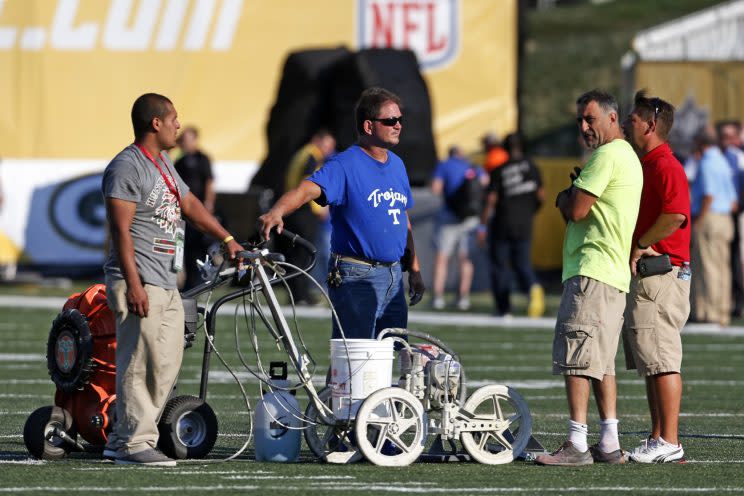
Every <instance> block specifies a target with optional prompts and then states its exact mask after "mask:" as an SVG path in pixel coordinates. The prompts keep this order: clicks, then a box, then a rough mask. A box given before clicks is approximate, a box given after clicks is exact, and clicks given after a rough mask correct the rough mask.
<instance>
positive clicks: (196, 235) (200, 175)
mask: <svg viewBox="0 0 744 496" xmlns="http://www.w3.org/2000/svg"><path fill="white" fill-rule="evenodd" d="M178 146H179V148H180V149H181V152H182V155H181V157H180V158H179V159H178V160H177V161H176V163H175V164H173V167H175V169H176V172H178V175H179V176H181V179H183V181H184V182H185V183H186V185H187V186H188V187H189V189H190V190H191V192H192V193H193V194H194V196H195V197H197V198H198V199H199V201H201V202H202V203H203V204H204V207H205V208H206V209H207V211H208V212H209V213H210V214H214V202H215V198H216V193H215V190H214V176H213V175H212V163H211V161H210V160H209V157H208V156H207V155H205V154H204V153H203V152H202V151H201V150H200V149H199V130H198V129H197V128H195V127H193V126H187V127H185V128H184V130H183V131H182V132H181V135H180V136H179V137H178ZM214 241H215V240H214V239H212V238H210V237H209V236H208V235H205V234H204V233H202V232H201V231H199V230H198V229H195V228H194V227H193V226H192V225H191V224H190V223H187V224H186V240H185V243H184V270H185V272H186V281H185V282H184V285H183V289H184V290H188V289H191V288H193V287H194V286H198V285H199V284H201V283H202V282H203V281H202V278H201V276H200V275H199V270H198V269H197V266H196V261H197V260H199V259H200V258H203V257H204V255H205V253H206V252H207V248H208V247H209V245H210V244H212V243H213V242H214Z"/></svg>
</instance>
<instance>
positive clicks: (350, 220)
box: [308, 145, 413, 262]
mask: <svg viewBox="0 0 744 496" xmlns="http://www.w3.org/2000/svg"><path fill="white" fill-rule="evenodd" d="M308 180H309V181H312V182H314V183H315V184H317V185H318V186H320V189H321V190H322V191H323V195H324V196H325V198H324V199H323V198H322V197H321V198H319V199H318V200H319V202H320V201H323V200H324V201H325V204H327V205H329V206H330V211H331V226H332V231H331V250H332V251H333V252H334V253H338V254H340V255H350V256H357V257H363V258H368V259H370V260H377V261H378V262H395V261H397V260H399V259H400V257H402V256H403V251H404V250H405V247H406V236H407V233H408V222H407V217H406V210H408V209H409V208H411V207H412V206H413V196H412V195H411V185H410V184H409V182H408V174H406V168H405V166H404V165H403V161H402V160H401V159H400V157H398V156H397V155H396V154H394V153H393V152H391V151H388V158H387V161H386V162H384V163H383V162H378V161H377V160H375V159H373V158H372V157H370V156H369V155H367V154H366V153H365V152H364V151H363V150H362V149H361V148H360V147H359V146H357V145H353V146H351V147H349V148H348V149H346V150H345V151H343V152H341V153H339V154H338V155H336V156H335V157H333V158H332V159H330V160H329V161H327V162H326V163H325V165H323V167H321V168H320V169H318V170H317V171H316V172H315V173H314V174H313V175H312V176H310V177H309V178H308Z"/></svg>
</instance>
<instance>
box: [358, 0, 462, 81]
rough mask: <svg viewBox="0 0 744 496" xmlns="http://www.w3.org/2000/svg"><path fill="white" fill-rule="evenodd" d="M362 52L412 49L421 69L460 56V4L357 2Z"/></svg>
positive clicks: (449, 0) (446, 0)
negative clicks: (370, 49)
mask: <svg viewBox="0 0 744 496" xmlns="http://www.w3.org/2000/svg"><path fill="white" fill-rule="evenodd" d="M357 26H358V27H357V29H358V31H357V44H358V46H359V48H398V49H411V50H413V51H414V52H415V53H416V56H417V57H418V61H419V64H420V65H421V68H422V69H433V68H437V67H442V66H444V65H447V64H448V63H450V62H452V60H454V58H455V57H456V56H457V49H458V46H459V41H460V21H459V0H358V9H357Z"/></svg>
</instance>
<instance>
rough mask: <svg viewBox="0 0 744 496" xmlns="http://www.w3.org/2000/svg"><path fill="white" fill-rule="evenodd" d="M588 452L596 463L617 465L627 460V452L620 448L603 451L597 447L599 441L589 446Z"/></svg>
mask: <svg viewBox="0 0 744 496" xmlns="http://www.w3.org/2000/svg"><path fill="white" fill-rule="evenodd" d="M589 453H591V454H592V458H593V459H594V461H595V462H596V463H609V464H610V465H619V464H621V463H625V462H627V461H628V453H626V452H625V451H623V450H621V449H616V450H615V451H610V452H609V453H605V452H604V451H602V450H601V449H599V443H597V444H593V445H591V446H589Z"/></svg>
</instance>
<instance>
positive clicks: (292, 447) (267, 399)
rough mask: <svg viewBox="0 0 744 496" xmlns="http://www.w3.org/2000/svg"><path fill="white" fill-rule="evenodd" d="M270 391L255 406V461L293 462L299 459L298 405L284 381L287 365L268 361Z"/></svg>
mask: <svg viewBox="0 0 744 496" xmlns="http://www.w3.org/2000/svg"><path fill="white" fill-rule="evenodd" d="M269 375H270V377H271V384H272V387H273V388H274V389H273V391H264V395H263V398H262V399H261V400H260V401H259V402H258V404H257V405H256V416H255V435H256V461H259V462H296V461H298V460H299V458H300V432H301V429H300V427H301V426H302V421H301V420H300V419H301V411H300V405H299V403H298V402H297V398H295V396H294V391H291V392H290V391H286V389H288V388H289V387H291V386H292V384H291V383H290V381H288V380H287V363H286V362H271V366H270V368H269Z"/></svg>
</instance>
